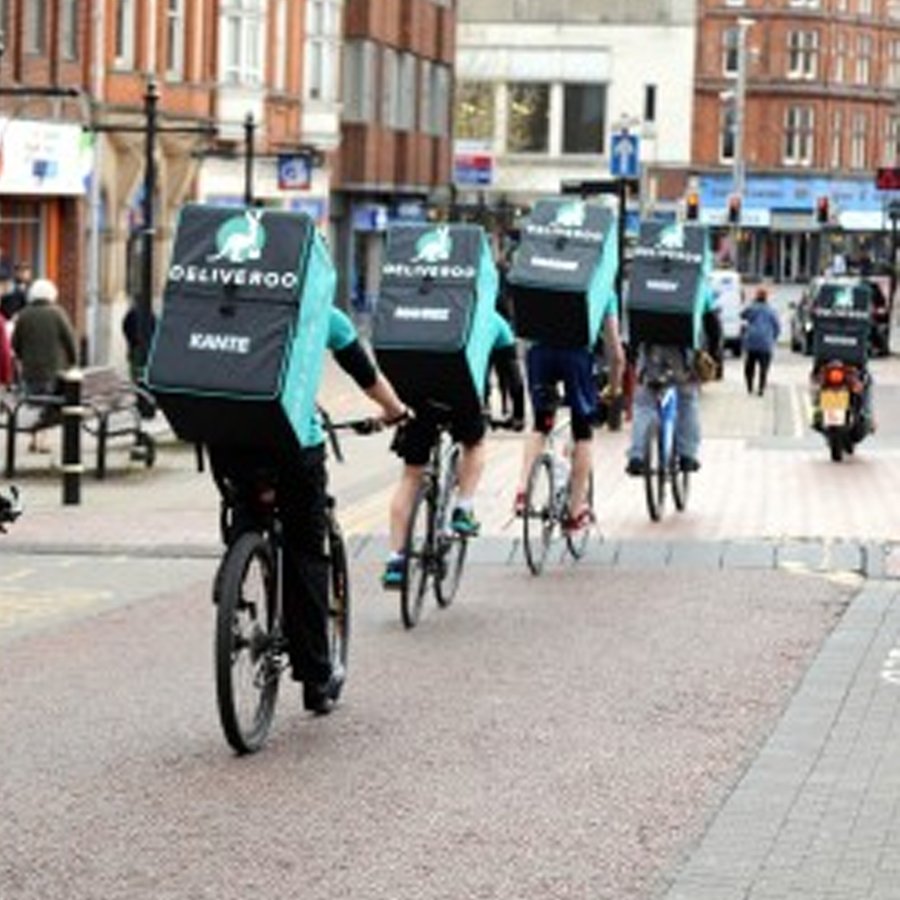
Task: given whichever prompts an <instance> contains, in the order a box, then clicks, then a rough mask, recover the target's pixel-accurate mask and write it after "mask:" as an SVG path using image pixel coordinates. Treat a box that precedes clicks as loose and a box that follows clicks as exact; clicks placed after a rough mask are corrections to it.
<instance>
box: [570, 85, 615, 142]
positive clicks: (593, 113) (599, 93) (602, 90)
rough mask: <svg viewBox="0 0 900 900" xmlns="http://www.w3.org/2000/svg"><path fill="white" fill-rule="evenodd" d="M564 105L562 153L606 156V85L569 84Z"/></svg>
mask: <svg viewBox="0 0 900 900" xmlns="http://www.w3.org/2000/svg"><path fill="white" fill-rule="evenodd" d="M563 102H564V115H563V142H562V149H563V153H603V135H604V134H605V133H606V85H605V84H567V85H565V88H564V101H563Z"/></svg>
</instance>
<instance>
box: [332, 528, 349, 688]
mask: <svg viewBox="0 0 900 900" xmlns="http://www.w3.org/2000/svg"><path fill="white" fill-rule="evenodd" d="M328 556H329V560H330V568H331V592H330V594H329V597H328V644H329V647H330V650H331V654H330V655H331V667H332V671H339V672H340V673H341V675H342V676H346V673H347V658H348V653H349V648H350V572H349V569H348V566H347V548H346V546H345V545H344V536H343V534H342V533H341V529H340V526H339V525H338V524H337V522H336V521H334V519H333V518H332V519H331V521H330V522H329V526H328ZM339 685H340V687H339V688H338V690H337V693H336V694H335V696H334V698H333V699H335V700H337V698H338V696H339V694H340V690H341V688H343V685H344V678H343V677H342V678H340V679H339Z"/></svg>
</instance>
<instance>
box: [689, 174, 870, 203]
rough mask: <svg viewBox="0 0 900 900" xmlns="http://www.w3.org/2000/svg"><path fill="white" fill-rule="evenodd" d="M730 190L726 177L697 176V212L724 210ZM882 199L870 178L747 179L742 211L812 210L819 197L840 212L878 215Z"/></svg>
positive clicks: (774, 177) (754, 177)
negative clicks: (698, 189)
mask: <svg viewBox="0 0 900 900" xmlns="http://www.w3.org/2000/svg"><path fill="white" fill-rule="evenodd" d="M733 189H734V180H733V178H732V176H731V175H730V174H727V175H725V174H723V175H702V176H700V209H701V210H710V209H725V208H726V207H727V206H728V198H729V196H730V195H731V194H732V192H733ZM884 196H885V192H884V191H879V190H877V189H876V187H875V180H874V178H872V176H871V175H867V176H866V177H865V178H861V179H859V180H856V179H849V178H823V177H820V176H813V177H810V178H801V177H784V176H754V175H751V176H749V177H748V178H747V182H746V187H745V189H744V199H743V208H744V209H745V210H746V209H773V208H777V209H786V210H787V209H796V210H812V209H814V208H815V205H816V200H817V199H818V198H819V197H828V198H829V199H830V200H831V202H832V203H834V204H835V206H836V207H837V208H839V209H841V210H853V211H858V212H880V211H881V210H882V208H883V203H884Z"/></svg>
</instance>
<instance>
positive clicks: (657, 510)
mask: <svg viewBox="0 0 900 900" xmlns="http://www.w3.org/2000/svg"><path fill="white" fill-rule="evenodd" d="M661 443H662V439H661V437H660V432H659V422H658V421H656V420H654V421H653V422H651V423H650V426H649V428H648V429H647V434H646V435H645V436H644V494H645V495H646V498H647V512H648V513H649V514H650V518H651V519H652V520H653V521H654V522H658V521H659V520H660V518H661V516H662V511H663V506H664V505H665V500H666V467H665V463H664V462H663V454H662V447H661V446H660V445H661Z"/></svg>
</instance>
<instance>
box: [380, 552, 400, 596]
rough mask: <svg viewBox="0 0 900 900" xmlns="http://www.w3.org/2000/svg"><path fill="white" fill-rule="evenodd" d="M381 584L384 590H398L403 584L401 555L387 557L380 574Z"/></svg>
mask: <svg viewBox="0 0 900 900" xmlns="http://www.w3.org/2000/svg"><path fill="white" fill-rule="evenodd" d="M381 586H382V587H383V588H384V589H385V590H386V591H399V590H400V588H401V587H402V586H403V557H402V556H401V557H398V558H396V559H389V560H388V561H387V562H386V563H385V566H384V572H382V574H381Z"/></svg>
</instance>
